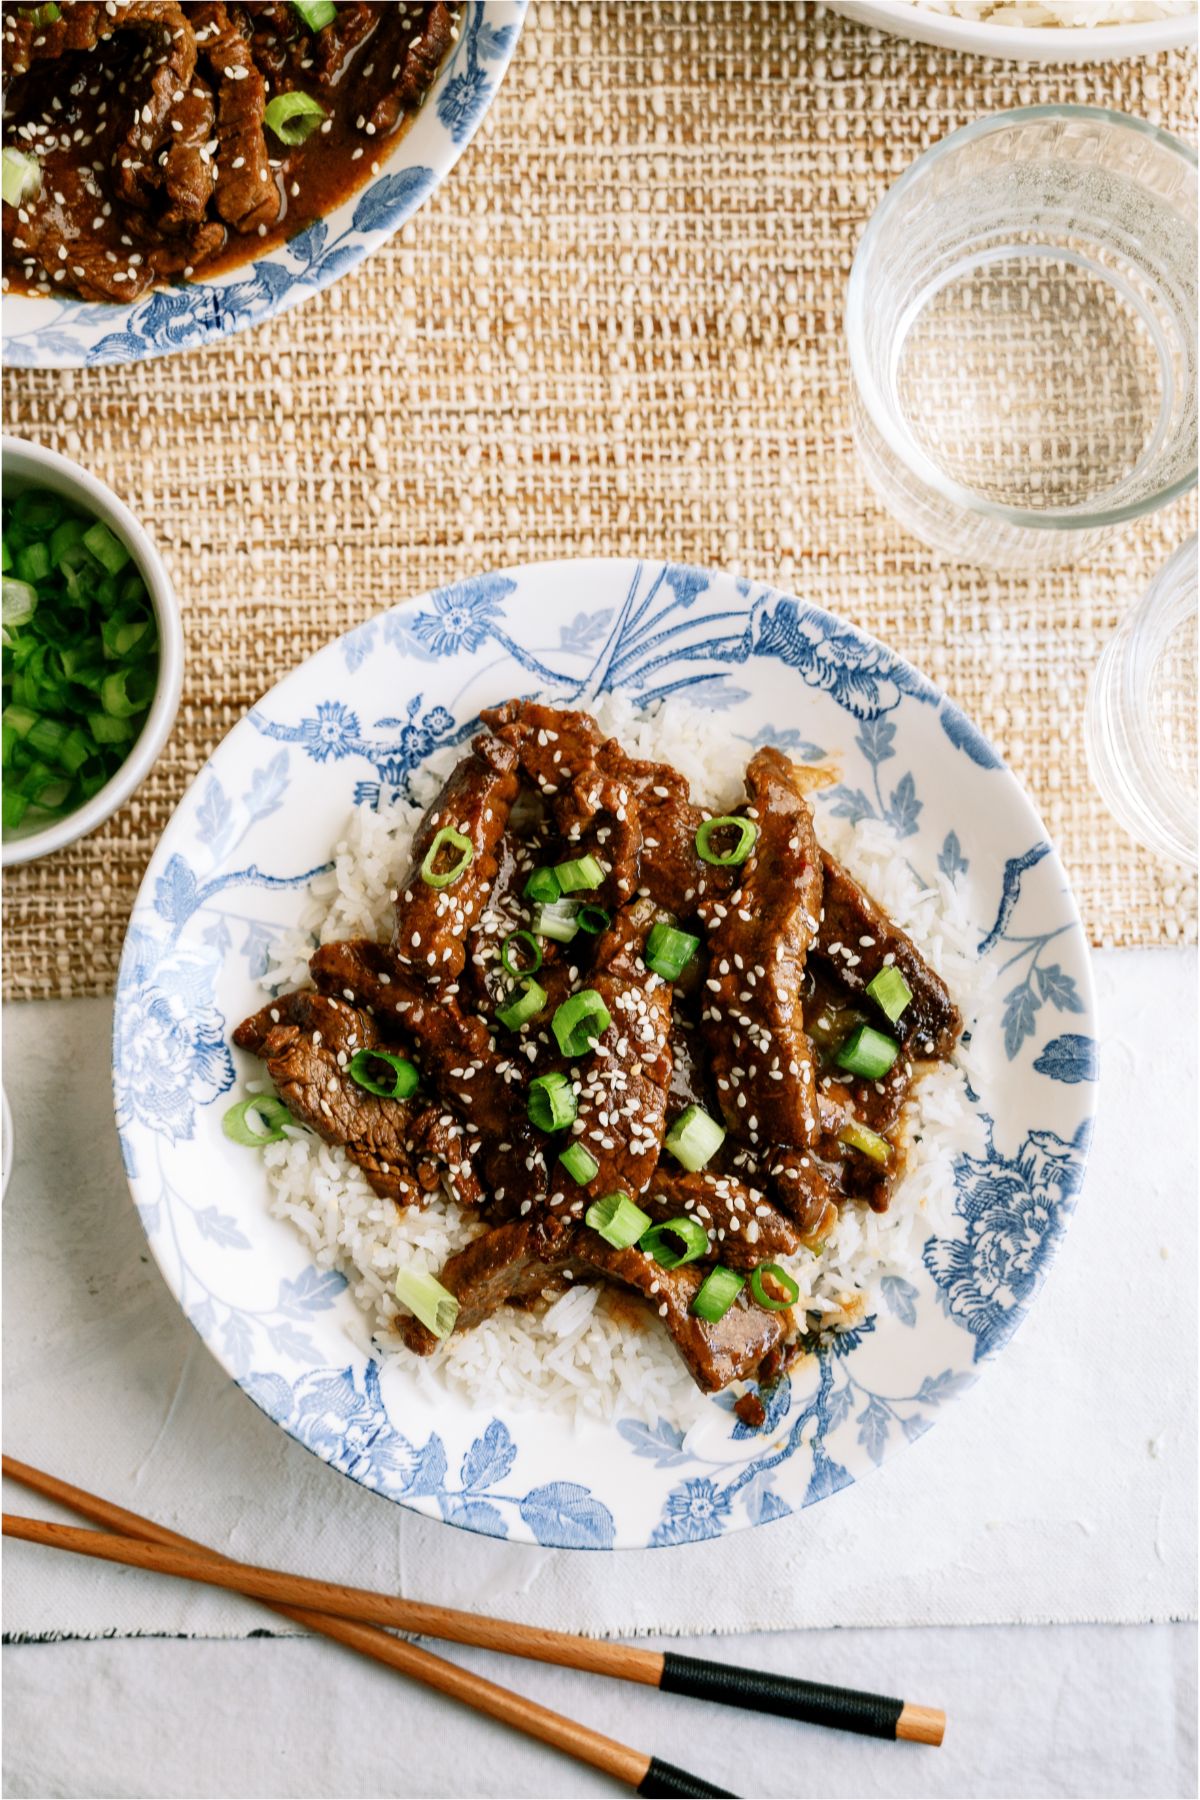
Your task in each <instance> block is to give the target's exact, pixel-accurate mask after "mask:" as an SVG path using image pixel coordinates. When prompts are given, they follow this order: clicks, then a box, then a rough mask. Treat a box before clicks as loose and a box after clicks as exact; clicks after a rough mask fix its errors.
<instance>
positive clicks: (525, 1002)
mask: <svg viewBox="0 0 1200 1800" xmlns="http://www.w3.org/2000/svg"><path fill="white" fill-rule="evenodd" d="M513 993H514V994H515V995H516V996H517V997H516V999H515V1000H510V1001H509V1003H508V1005H507V1006H501V1007H498V1008H497V1009H496V1017H497V1018H498V1019H499V1021H500V1023H501V1024H502V1025H507V1026H508V1029H509V1030H510V1031H519V1030H520V1029H521V1027H522V1025H528V1023H529V1021H530V1019H536V1018H537V1016H538V1014H539V1013H540V1012H541V1010H542V1008H543V1006H545V1004H546V999H547V995H546V990H545V988H544V987H543V986H542V985H541V983H540V982H537V981H535V980H534V979H533V977H532V976H531V975H526V976H525V978H524V980H523V981H521V982H519V983H518V985H517V986H516V987H515V988H514V989H513Z"/></svg>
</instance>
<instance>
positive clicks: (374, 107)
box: [356, 3, 454, 137]
mask: <svg viewBox="0 0 1200 1800" xmlns="http://www.w3.org/2000/svg"><path fill="white" fill-rule="evenodd" d="M414 25H415V21H414V19H413V17H412V15H411V13H410V12H409V11H408V9H406V8H404V7H394V8H393V7H388V8H386V9H385V11H384V18H383V23H382V25H381V26H380V28H379V32H378V34H377V36H376V37H375V39H374V40H373V41H372V44H371V53H370V56H369V57H368V58H367V60H366V66H365V67H364V68H363V71H362V76H361V79H360V80H359V84H358V89H357V98H356V104H357V105H358V106H359V108H360V109H361V110H362V111H363V112H365V113H366V114H367V118H368V123H369V124H370V125H371V126H373V127H374V130H373V131H372V133H371V135H372V136H374V137H386V136H387V134H388V133H389V132H390V131H394V130H395V128H396V126H397V125H398V124H399V123H400V120H401V119H402V118H403V116H404V115H405V113H409V112H412V111H413V110H414V109H415V108H416V107H418V106H419V105H420V104H421V101H422V100H423V99H424V98H425V95H426V94H427V93H428V91H429V89H430V88H431V87H432V85H433V82H434V80H435V78H436V76H437V72H438V69H439V67H440V66H441V62H442V58H443V57H444V56H445V54H446V52H447V50H448V49H449V48H450V42H451V38H452V36H453V32H454V19H453V16H452V14H451V13H450V10H449V8H448V7H446V6H443V5H441V4H440V3H439V4H435V5H432V6H427V7H426V8H425V12H424V17H423V18H422V19H421V20H420V22H419V25H416V28H415V29H414Z"/></svg>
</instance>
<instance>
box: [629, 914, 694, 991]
mask: <svg viewBox="0 0 1200 1800" xmlns="http://www.w3.org/2000/svg"><path fill="white" fill-rule="evenodd" d="M699 948H700V939H699V938H698V937H693V936H692V934H691V932H690V931H676V929H675V927H674V926H673V925H664V924H663V923H662V921H661V920H660V921H659V923H658V924H657V925H654V926H652V927H651V929H650V935H649V937H648V938H647V939H646V954H645V957H644V958H643V960H644V962H645V964H646V967H647V968H648V969H651V970H653V972H654V974H655V975H661V976H662V978H663V980H664V981H678V980H679V977H680V976H681V975H682V974H683V971H684V970H685V969H686V968H687V966H688V964H689V963H690V962H691V960H692V958H693V956H695V954H696V952H697V950H698V949H699Z"/></svg>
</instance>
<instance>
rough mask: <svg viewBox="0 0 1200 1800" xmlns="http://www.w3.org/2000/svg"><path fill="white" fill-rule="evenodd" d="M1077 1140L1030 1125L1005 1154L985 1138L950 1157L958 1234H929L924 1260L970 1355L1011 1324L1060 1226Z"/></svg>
mask: <svg viewBox="0 0 1200 1800" xmlns="http://www.w3.org/2000/svg"><path fill="white" fill-rule="evenodd" d="M1079 1148H1080V1146H1079V1145H1078V1144H1067V1143H1064V1142H1063V1140H1062V1139H1061V1138H1060V1137H1057V1136H1056V1135H1055V1133H1054V1132H1052V1131H1032V1132H1030V1134H1029V1136H1028V1137H1027V1138H1026V1139H1025V1142H1024V1143H1023V1144H1022V1145H1021V1148H1020V1150H1019V1151H1018V1152H1017V1155H1016V1156H1015V1157H1013V1158H1012V1159H1011V1160H1009V1159H1007V1158H1005V1157H1003V1156H1001V1155H1000V1154H999V1152H998V1151H997V1150H996V1148H995V1146H994V1145H993V1144H991V1143H989V1144H988V1149H987V1155H986V1156H984V1157H981V1158H976V1157H973V1156H960V1157H959V1158H958V1160H957V1162H956V1163H955V1180H956V1184H957V1188H958V1198H957V1201H956V1205H955V1211H956V1212H957V1213H958V1214H959V1215H960V1216H961V1217H962V1218H963V1219H965V1221H966V1227H967V1229H966V1235H965V1236H964V1237H962V1238H930V1240H929V1242H928V1243H927V1244H926V1246H925V1252H924V1259H925V1266H926V1268H927V1269H928V1270H929V1273H930V1274H931V1275H932V1276H933V1279H934V1280H935V1281H936V1282H937V1284H938V1287H939V1288H940V1289H941V1295H940V1298H941V1301H942V1304H943V1306H944V1307H945V1309H946V1311H947V1312H948V1313H950V1314H951V1316H952V1317H954V1318H956V1319H957V1320H958V1321H959V1323H960V1324H962V1325H965V1327H966V1328H967V1330H968V1331H970V1332H972V1333H974V1336H975V1340H976V1342H975V1360H976V1361H977V1362H978V1361H979V1360H980V1358H981V1357H984V1356H991V1355H992V1354H993V1353H994V1352H995V1351H997V1350H999V1349H1000V1348H1001V1346H1002V1345H1003V1344H1006V1343H1007V1342H1008V1340H1009V1338H1010V1337H1011V1336H1012V1335H1013V1332H1014V1331H1015V1330H1016V1328H1017V1326H1018V1324H1019V1323H1020V1320H1021V1318H1022V1315H1023V1314H1024V1312H1025V1309H1026V1307H1027V1306H1028V1305H1029V1302H1030V1301H1031V1300H1032V1298H1033V1296H1034V1294H1035V1293H1036V1291H1037V1288H1038V1286H1039V1285H1040V1282H1041V1279H1042V1275H1043V1273H1044V1270H1045V1268H1046V1265H1047V1263H1048V1262H1049V1259H1050V1257H1051V1255H1052V1254H1053V1251H1054V1246H1055V1244H1056V1242H1057V1240H1058V1239H1059V1238H1060V1237H1061V1236H1062V1234H1063V1232H1064V1231H1065V1229H1066V1225H1067V1220H1068V1218H1069V1217H1070V1212H1071V1206H1072V1204H1073V1199H1072V1197H1073V1195H1074V1193H1075V1191H1076V1189H1077V1188H1078V1186H1079V1181H1080V1178H1081V1175H1082V1160H1081V1157H1080V1156H1079V1154H1078V1150H1079Z"/></svg>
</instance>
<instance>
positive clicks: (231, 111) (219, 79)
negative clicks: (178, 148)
mask: <svg viewBox="0 0 1200 1800" xmlns="http://www.w3.org/2000/svg"><path fill="white" fill-rule="evenodd" d="M192 26H193V29H194V31H195V33H196V43H197V45H198V46H199V51H200V55H201V58H202V59H203V61H204V63H205V64H206V66H207V67H208V68H209V69H210V70H211V72H212V77H213V83H214V85H215V87H216V93H217V184H216V196H215V199H216V208H217V211H218V213H219V214H220V215H221V217H222V219H224V220H225V222H226V224H227V225H232V226H233V228H234V230H235V231H242V232H250V231H257V229H258V227H259V226H260V225H266V226H268V227H269V226H271V225H274V224H275V222H276V220H277V219H278V217H279V211H280V207H281V205H282V200H281V198H280V193H279V186H278V184H277V182H276V180H275V175H274V171H273V170H272V168H271V165H270V157H269V152H268V149H267V140H266V136H265V133H264V129H263V113H264V112H265V110H266V104H267V91H266V84H265V83H264V81H263V78H262V74H261V72H260V71H259V69H258V67H257V65H256V63H255V61H254V58H253V56H252V55H251V53H250V45H249V44H248V43H247V41H246V39H245V38H244V37H243V36H242V34H241V32H240V31H239V30H238V28H237V25H236V24H235V22H234V21H233V20H232V19H231V18H230V16H229V11H228V8H227V7H226V6H225V5H224V3H223V0H212V3H210V0H205V3H204V4H203V5H198V6H194V7H193V8H192Z"/></svg>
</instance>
